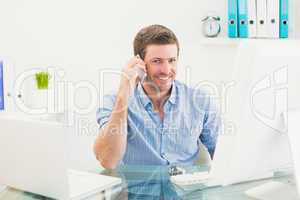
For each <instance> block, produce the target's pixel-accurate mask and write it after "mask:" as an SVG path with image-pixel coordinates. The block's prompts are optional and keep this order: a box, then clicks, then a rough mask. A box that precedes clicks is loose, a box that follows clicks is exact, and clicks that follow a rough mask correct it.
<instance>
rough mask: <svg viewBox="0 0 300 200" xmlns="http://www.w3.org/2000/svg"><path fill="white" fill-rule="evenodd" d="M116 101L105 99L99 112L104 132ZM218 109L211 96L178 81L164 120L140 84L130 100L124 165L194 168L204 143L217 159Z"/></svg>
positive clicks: (165, 107) (166, 103) (109, 97)
mask: <svg viewBox="0 0 300 200" xmlns="http://www.w3.org/2000/svg"><path fill="white" fill-rule="evenodd" d="M115 99H116V94H108V95H104V97H103V106H102V107H101V108H99V109H98V111H97V122H98V124H99V126H100V128H102V127H103V126H104V125H105V123H106V122H107V121H108V119H109V116H110V114H111V112H112V109H113V107H114V102H115ZM216 108H217V107H216V104H215V103H214V101H213V98H211V96H210V95H208V93H206V92H204V91H202V90H201V89H195V88H189V87H187V86H186V85H185V84H183V83H181V82H179V81H176V80H175V81H173V84H172V89H171V95H170V97H169V98H168V100H167V101H166V102H165V104H164V118H163V120H161V118H160V116H159V113H158V112H155V111H154V107H153V104H152V102H151V100H150V98H149V97H148V96H147V95H146V93H145V91H144V89H143V87H142V85H141V84H138V85H137V87H136V89H135V90H134V93H133V95H132V96H130V98H129V103H128V117H127V120H128V121H127V126H128V127H127V130H128V134H127V147H126V152H125V155H124V157H123V159H122V161H121V163H120V164H131V165H170V164H172V165H173V164H177V165H191V164H194V163H195V162H196V161H197V160H198V159H199V155H198V154H199V144H200V142H202V143H203V144H204V145H205V146H206V147H207V149H208V151H209V153H210V154H211V155H213V153H214V150H215V146H216V140H217V136H218V130H219V127H220V116H219V114H218V112H217V109H216ZM200 156H201V155H200Z"/></svg>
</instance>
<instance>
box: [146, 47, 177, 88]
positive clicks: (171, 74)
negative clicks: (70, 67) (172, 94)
mask: <svg viewBox="0 0 300 200" xmlns="http://www.w3.org/2000/svg"><path fill="white" fill-rule="evenodd" d="M177 59H178V56H177V45H176V44H166V45H156V44H153V45H148V46H147V48H146V55H145V59H144V61H145V63H146V69H147V76H148V78H149V79H150V80H151V81H152V83H153V84H154V85H155V87H156V88H158V89H159V90H160V92H166V91H168V90H169V89H170V88H171V86H172V81H173V80H174V79H175V77H176V67H177Z"/></svg>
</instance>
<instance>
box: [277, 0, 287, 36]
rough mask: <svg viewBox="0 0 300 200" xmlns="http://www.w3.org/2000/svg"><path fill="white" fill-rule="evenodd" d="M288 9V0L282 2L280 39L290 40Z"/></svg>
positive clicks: (281, 0) (280, 8)
mask: <svg viewBox="0 0 300 200" xmlns="http://www.w3.org/2000/svg"><path fill="white" fill-rule="evenodd" d="M288 9H289V3H288V0H280V7H279V10H280V11H279V37H280V38H288V36H289V24H288V19H289V18H288V17H289V14H288Z"/></svg>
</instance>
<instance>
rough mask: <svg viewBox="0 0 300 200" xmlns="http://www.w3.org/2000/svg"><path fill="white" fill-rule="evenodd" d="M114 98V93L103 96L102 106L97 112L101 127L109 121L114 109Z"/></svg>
mask: <svg viewBox="0 0 300 200" xmlns="http://www.w3.org/2000/svg"><path fill="white" fill-rule="evenodd" d="M114 99H115V97H114V95H104V96H103V98H102V107H100V108H99V109H98V110H97V112H96V118H97V123H98V124H99V128H100V129H101V128H102V127H103V126H104V125H105V124H106V123H107V122H108V119H109V117H110V115H111V112H112V110H113V106H114Z"/></svg>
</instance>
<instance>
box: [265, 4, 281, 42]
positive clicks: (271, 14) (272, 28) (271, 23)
mask: <svg viewBox="0 0 300 200" xmlns="http://www.w3.org/2000/svg"><path fill="white" fill-rule="evenodd" d="M267 26H268V37H269V38H279V0H267Z"/></svg>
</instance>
